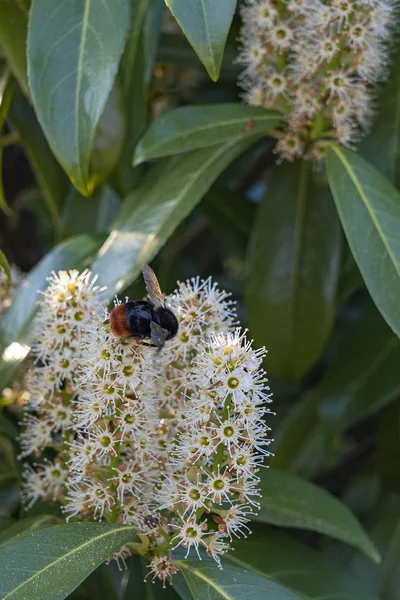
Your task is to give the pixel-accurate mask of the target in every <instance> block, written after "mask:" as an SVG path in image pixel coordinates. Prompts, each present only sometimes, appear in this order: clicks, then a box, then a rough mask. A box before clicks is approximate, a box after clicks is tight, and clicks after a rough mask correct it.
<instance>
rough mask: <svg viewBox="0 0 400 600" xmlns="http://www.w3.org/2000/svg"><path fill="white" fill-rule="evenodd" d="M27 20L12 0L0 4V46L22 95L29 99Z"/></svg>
mask: <svg viewBox="0 0 400 600" xmlns="http://www.w3.org/2000/svg"><path fill="white" fill-rule="evenodd" d="M27 25H28V24H27V20H26V16H25V15H24V13H23V11H22V9H21V7H20V6H18V4H17V3H16V2H14V1H13V0H5V1H3V2H0V46H1V47H2V48H3V50H4V53H5V55H6V57H7V62H8V64H9V66H10V69H11V70H12V72H13V74H14V75H15V77H16V78H17V80H18V83H19V85H20V86H21V89H22V90H23V92H24V94H25V95H26V96H28V97H29V87H28V77H27V67H26V36H27Z"/></svg>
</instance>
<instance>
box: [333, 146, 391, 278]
mask: <svg viewBox="0 0 400 600" xmlns="http://www.w3.org/2000/svg"><path fill="white" fill-rule="evenodd" d="M331 148H332V150H333V151H334V152H336V154H337V156H338V158H339V160H341V161H342V163H343V165H344V167H345V168H346V170H347V172H348V174H349V176H350V179H351V180H352V182H353V184H354V187H355V188H356V190H357V192H358V193H359V195H360V197H361V200H362V201H363V202H364V205H365V207H366V209H367V211H368V214H369V216H370V218H371V221H372V222H373V224H374V225H375V228H376V230H377V232H378V234H379V237H380V239H381V241H382V244H383V246H384V247H385V249H386V252H387V253H388V255H389V257H390V259H391V262H392V264H393V267H394V268H395V271H396V273H397V274H398V275H400V271H399V268H398V266H397V261H396V259H395V257H394V256H393V252H392V249H391V247H390V244H388V243H387V241H386V237H385V235H384V233H383V231H382V228H381V226H380V224H379V221H378V220H377V219H376V216H375V211H374V209H373V207H372V206H371V204H370V202H369V200H368V196H367V195H366V194H365V192H364V188H363V187H362V185H361V183H360V181H359V180H358V178H357V175H356V173H355V172H354V170H353V168H352V166H351V164H350V163H349V161H348V160H347V159H346V157H345V156H344V154H343V153H342V152H341V150H340V148H339V146H337V145H332V146H331ZM385 214H386V213H385Z"/></svg>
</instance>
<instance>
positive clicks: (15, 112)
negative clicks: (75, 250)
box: [9, 89, 69, 223]
mask: <svg viewBox="0 0 400 600" xmlns="http://www.w3.org/2000/svg"><path fill="white" fill-rule="evenodd" d="M9 118H10V121H11V124H12V126H13V127H14V129H15V130H16V131H17V132H18V134H19V136H20V138H21V142H22V146H23V148H24V150H25V152H26V155H27V158H28V160H29V163H30V165H31V167H32V170H33V172H34V173H35V177H36V179H37V182H38V184H39V187H40V189H41V191H42V194H43V198H44V199H45V201H46V204H47V208H48V211H49V213H50V215H51V217H52V220H53V222H55V223H56V222H57V220H58V217H59V211H60V208H61V206H62V202H63V200H64V197H65V194H66V193H67V189H68V185H69V181H68V179H67V177H66V176H65V173H64V171H63V170H62V168H61V167H60V165H59V164H58V162H57V161H56V159H55V158H54V156H53V154H52V152H51V150H50V148H49V145H48V143H47V141H46V138H45V137H44V135H43V132H42V130H41V128H40V125H39V123H38V121H37V118H36V115H35V112H34V110H33V109H32V107H31V106H30V104H29V103H28V101H27V100H26V99H25V98H24V96H23V95H22V94H21V91H20V90H18V89H14V95H13V100H12V103H11V106H10V111H9Z"/></svg>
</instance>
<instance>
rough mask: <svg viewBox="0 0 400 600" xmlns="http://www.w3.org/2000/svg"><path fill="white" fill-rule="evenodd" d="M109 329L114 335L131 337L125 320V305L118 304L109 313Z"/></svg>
mask: <svg viewBox="0 0 400 600" xmlns="http://www.w3.org/2000/svg"><path fill="white" fill-rule="evenodd" d="M110 328H111V331H112V332H113V334H114V335H116V336H118V337H122V336H125V335H131V332H130V331H129V328H128V323H127V320H126V311H125V304H119V305H118V306H116V307H115V308H114V309H113V310H112V311H111V313H110Z"/></svg>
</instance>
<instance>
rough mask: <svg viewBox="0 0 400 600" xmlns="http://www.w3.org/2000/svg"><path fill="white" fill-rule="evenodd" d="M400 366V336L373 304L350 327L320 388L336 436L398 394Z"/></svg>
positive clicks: (326, 421) (323, 413)
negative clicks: (399, 367) (399, 368)
mask: <svg viewBox="0 0 400 600" xmlns="http://www.w3.org/2000/svg"><path fill="white" fill-rule="evenodd" d="M399 364H400V340H399V339H398V338H397V337H396V336H395V335H394V334H393V333H392V331H391V330H390V328H389V327H388V326H387V325H386V323H385V321H384V320H383V319H382V317H381V315H380V314H379V313H378V311H377V310H376V308H375V306H374V305H373V304H372V302H371V303H368V304H367V305H366V307H365V309H364V314H363V316H362V318H360V319H359V320H358V321H356V322H354V323H351V324H349V325H347V326H346V328H345V330H344V331H343V334H342V335H341V336H340V338H339V340H338V342H337V345H336V350H335V354H334V356H333V357H332V360H331V362H330V364H329V368H328V369H327V371H326V373H325V375H324V377H323V379H322V381H321V383H320V384H319V386H318V387H317V388H316V389H315V391H314V393H315V394H316V396H317V398H316V400H317V402H318V405H319V413H320V416H321V417H322V419H323V421H324V425H325V428H326V431H327V432H329V433H330V435H331V436H332V437H333V436H335V435H337V434H338V433H339V432H340V431H343V430H344V429H346V428H348V427H350V426H351V425H353V424H354V423H356V422H357V421H359V420H360V419H362V418H365V417H366V416H367V415H369V414H372V413H374V412H376V411H377V410H379V409H381V408H382V407H383V406H385V405H387V404H388V403H389V402H391V401H392V400H395V399H396V398H398V396H399V394H400V381H399V376H398V365H399ZM366 365H368V367H367V368H366Z"/></svg>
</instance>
